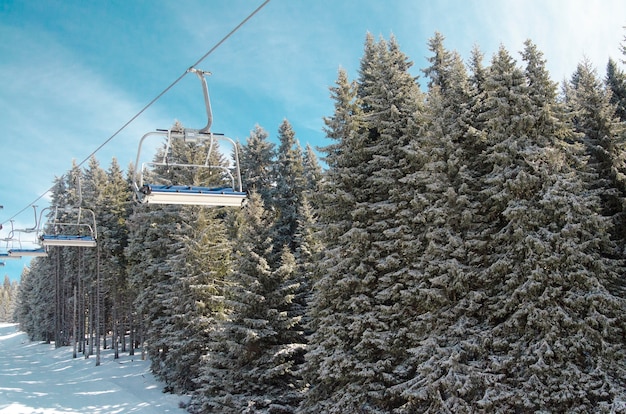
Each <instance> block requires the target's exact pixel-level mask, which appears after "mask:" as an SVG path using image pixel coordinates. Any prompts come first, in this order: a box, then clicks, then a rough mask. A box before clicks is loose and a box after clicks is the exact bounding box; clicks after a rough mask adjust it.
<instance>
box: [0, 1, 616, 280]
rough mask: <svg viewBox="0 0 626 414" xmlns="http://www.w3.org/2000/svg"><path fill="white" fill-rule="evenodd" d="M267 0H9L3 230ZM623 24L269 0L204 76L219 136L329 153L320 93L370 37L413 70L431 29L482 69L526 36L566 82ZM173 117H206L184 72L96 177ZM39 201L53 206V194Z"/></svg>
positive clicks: (569, 5) (579, 15)
mask: <svg viewBox="0 0 626 414" xmlns="http://www.w3.org/2000/svg"><path fill="white" fill-rule="evenodd" d="M262 3H263V0H255V1H253V0H211V1H203V0H175V1H174V0H131V1H127V0H110V1H106V2H105V1H84V0H41V1H23V0H2V1H1V2H0V39H2V42H0V56H1V58H0V127H1V129H2V133H1V134H0V151H1V152H0V154H2V158H1V162H0V177H1V180H2V181H0V205H3V206H4V209H3V210H0V223H4V230H2V231H0V237H2V238H5V237H7V235H8V234H7V228H8V227H10V226H9V225H8V224H7V221H8V220H9V219H11V218H14V220H15V222H16V227H18V228H24V227H29V226H32V222H33V218H32V209H31V208H30V207H28V206H29V205H30V204H31V203H32V202H33V200H35V199H36V198H38V197H39V196H41V195H42V194H44V193H45V191H46V190H47V189H48V188H50V186H51V185H52V181H53V179H54V177H55V176H60V175H62V174H64V173H65V172H66V171H67V170H68V169H69V168H70V167H71V164H72V160H76V161H77V162H81V161H83V160H84V159H85V158H86V157H87V156H88V155H89V154H91V153H92V152H93V151H94V150H96V148H98V147H99V146H100V145H101V144H102V143H104V142H105V141H106V140H107V139H108V138H109V137H110V136H111V135H113V134H114V133H115V132H116V131H117V130H118V129H119V128H120V127H122V126H123V125H124V124H125V123H126V122H127V121H129V120H130V119H131V118H132V117H133V116H134V115H135V114H137V113H138V112H139V111H140V110H141V109H142V108H143V107H144V106H145V105H146V104H148V102H150V101H151V100H152V99H153V98H155V97H156V96H157V95H158V94H159V93H161V92H162V91H163V90H164V89H165V88H166V87H167V86H169V85H170V84H171V83H172V82H174V81H175V80H176V79H177V78H178V77H179V76H180V75H181V74H183V73H184V72H185V70H186V69H187V68H188V67H189V66H190V65H191V64H193V63H194V62H196V61H197V60H198V59H200V58H201V57H202V56H203V55H204V54H205V53H206V52H208V51H209V50H210V49H211V48H212V47H213V46H214V45H215V44H216V43H217V42H218V41H219V40H220V39H222V38H223V37H224V36H225V35H226V34H227V33H228V32H229V31H230V30H232V29H233V28H234V27H235V26H236V25H237V24H239V23H240V22H241V21H242V20H243V19H244V18H245V17H247V16H248V15H249V14H250V13H251V12H252V11H253V10H254V9H256V8H257V7H258V6H260V5H261V4H262ZM624 26H626V2H624V1H623V0H474V1H465V0H443V1H437V2H432V1H426V0H386V1H381V0H315V1H313V0H309V1H305V0H271V1H270V2H269V3H268V4H267V5H266V6H265V7H264V8H263V9H262V10H261V11H260V12H259V13H258V14H257V15H256V16H254V17H253V18H252V19H251V20H250V21H249V22H248V23H247V24H246V25H244V26H243V27H242V28H241V29H240V30H239V31H238V32H236V33H235V34H234V35H233V36H232V37H231V38H230V39H228V40H227V41H226V42H225V43H224V44H222V45H221V46H220V47H219V48H218V49H217V50H215V52H214V53H212V54H211V55H210V56H209V57H208V58H207V59H206V60H204V61H203V62H202V63H201V64H200V65H199V66H198V67H199V68H200V69H204V70H210V71H211V72H212V73H213V76H211V77H210V78H209V88H210V93H211V102H212V105H213V114H214V122H213V127H212V130H213V131H215V132H223V133H226V134H227V135H229V136H231V137H232V138H234V139H239V140H241V141H245V139H246V137H247V136H248V135H249V133H250V131H251V130H252V129H253V128H254V126H255V125H256V124H258V125H260V126H262V127H263V128H265V129H266V130H267V131H268V132H269V133H270V137H271V139H274V138H275V136H276V131H277V129H278V126H279V125H280V123H281V122H282V120H283V119H285V118H286V119H288V120H289V121H290V122H291V124H292V125H293V127H294V130H295V132H296V136H297V138H298V139H299V140H300V142H301V144H302V145H303V146H304V145H305V144H307V143H310V144H311V145H314V146H320V145H321V146H323V145H326V144H327V142H326V141H325V138H324V134H323V132H322V127H323V121H322V118H323V117H324V116H328V115H330V114H331V113H332V105H333V103H332V101H331V100H330V99H329V92H328V88H329V86H332V85H333V84H334V82H335V80H336V77H337V70H338V68H339V67H343V68H345V69H346V70H347V71H348V73H349V75H350V77H351V78H355V77H356V71H357V69H358V66H359V60H360V58H361V56H362V52H363V44H364V40H365V35H366V33H367V32H371V33H372V34H374V35H375V36H376V37H378V36H383V37H385V38H389V36H390V35H391V34H393V35H394V36H396V38H397V40H398V42H399V44H400V46H401V48H402V50H403V51H404V52H405V53H406V54H407V55H408V56H409V58H410V59H411V60H412V61H413V62H414V67H413V69H412V71H413V73H414V74H415V75H419V74H420V69H421V68H424V67H425V66H426V57H427V56H428V55H429V52H428V50H427V46H426V45H427V41H428V39H429V38H430V37H432V36H433V34H434V32H435V31H439V32H441V33H442V34H443V35H444V36H445V38H446V43H445V44H446V47H447V48H448V49H454V50H457V51H458V52H459V53H461V55H462V56H463V57H464V58H468V57H469V55H470V50H471V49H472V47H473V46H474V45H475V44H476V45H478V46H479V47H480V48H481V50H482V51H483V52H484V53H485V56H486V62H485V63H488V61H489V60H490V58H491V56H492V55H493V53H495V52H496V51H497V49H498V47H499V46H500V45H504V46H505V47H506V48H507V49H508V50H509V51H510V52H511V54H512V55H513V56H514V57H516V58H517V57H519V55H518V52H519V51H520V50H521V49H522V47H523V42H524V40H525V39H528V38H530V39H532V40H533V41H534V42H535V43H536V44H537V45H538V47H539V49H540V50H542V51H543V53H544V55H545V58H546V59H547V61H548V68H549V70H550V72H551V74H552V77H553V79H554V80H555V81H562V80H563V79H565V78H569V76H570V75H571V73H572V72H573V71H574V70H575V68H576V65H577V64H578V63H579V62H580V61H581V60H582V59H583V58H586V59H588V60H589V61H590V62H591V63H592V64H593V65H595V67H596V68H597V69H598V73H599V74H600V75H601V76H604V71H605V67H606V63H607V60H608V58H609V56H611V57H613V58H614V59H615V60H619V59H622V58H624V56H622V55H621V54H620V51H619V46H620V43H622V42H623V39H624V36H625V35H626V29H624ZM622 67H624V66H622ZM424 83H425V82H422V85H423V84H424ZM175 120H179V121H181V122H182V123H183V124H184V125H185V126H187V127H192V128H193V127H195V128H200V127H203V126H204V125H205V124H206V119H205V111H204V103H203V100H202V94H201V90H200V83H199V81H198V79H197V77H196V76H195V75H193V74H189V75H187V76H186V77H184V78H183V79H182V80H181V81H180V82H178V83H177V84H176V85H175V86H174V87H173V88H172V89H171V90H170V91H169V92H168V93H166V94H165V95H164V96H163V97H162V98H161V99H159V100H158V101H157V102H156V103H155V104H154V105H152V106H151V107H150V108H149V109H148V110H147V111H146V112H144V113H143V114H142V115H141V116H140V117H139V118H137V119H136V120H135V121H134V122H132V123H131V124H130V125H129V126H128V127H127V128H125V129H124V130H123V131H121V132H120V133H119V134H118V135H117V136H116V137H115V138H114V139H113V140H112V141H111V142H109V143H108V144H107V145H105V146H104V147H103V148H102V149H101V150H99V151H98V152H97V154H96V157H97V158H98V160H99V161H100V163H101V165H102V166H103V167H104V168H108V166H109V164H110V161H111V159H112V158H113V157H116V158H117V159H118V161H119V162H120V164H121V165H122V166H123V167H126V166H127V165H128V164H129V163H130V162H132V161H134V159H135V156H136V152H137V145H138V143H139V139H140V137H141V136H142V135H143V134H144V133H146V132H148V131H152V130H154V129H157V128H168V127H169V126H171V125H172V124H173V122H174V121H175ZM37 205H38V206H39V208H40V209H41V208H43V207H46V206H47V199H46V197H43V198H42V199H41V200H39V201H38V202H37ZM22 209H25V211H24V212H23V213H19V214H17V213H18V212H19V211H21V210H22ZM3 247H4V246H3V245H2V246H0V251H1V250H2V248H3ZM25 264H26V262H25V261H10V262H7V263H6V266H5V267H3V268H0V274H9V276H10V277H11V278H12V279H14V280H18V279H19V275H20V273H21V269H22V268H23V266H24V265H25Z"/></svg>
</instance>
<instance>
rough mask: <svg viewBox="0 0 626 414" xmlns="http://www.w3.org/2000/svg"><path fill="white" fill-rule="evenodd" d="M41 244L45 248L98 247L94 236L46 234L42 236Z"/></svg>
mask: <svg viewBox="0 0 626 414" xmlns="http://www.w3.org/2000/svg"><path fill="white" fill-rule="evenodd" d="M41 244H42V245H44V246H76V247H96V239H94V238H93V236H79V235H65V234H44V235H42V236H41Z"/></svg>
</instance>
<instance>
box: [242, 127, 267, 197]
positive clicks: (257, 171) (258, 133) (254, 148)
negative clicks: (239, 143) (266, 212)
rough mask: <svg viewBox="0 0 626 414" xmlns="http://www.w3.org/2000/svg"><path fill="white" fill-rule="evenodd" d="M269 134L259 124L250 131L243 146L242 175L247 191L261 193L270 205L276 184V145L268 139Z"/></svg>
mask: <svg viewBox="0 0 626 414" xmlns="http://www.w3.org/2000/svg"><path fill="white" fill-rule="evenodd" d="M268 137H269V134H268V132H267V131H266V130H265V129H263V128H262V127H261V126H259V125H255V127H254V129H253V130H252V131H250V136H249V137H248V138H247V140H246V145H244V146H243V147H242V148H241V160H240V161H241V175H242V181H243V183H244V185H245V187H246V190H247V191H255V192H257V193H259V194H260V195H261V197H262V198H263V202H264V203H265V204H266V205H268V203H269V202H270V200H271V198H270V197H271V196H270V193H271V192H272V188H273V187H274V185H275V182H273V181H274V179H273V175H272V166H273V163H274V156H275V148H274V147H275V145H274V143H272V142H270V141H269V140H268Z"/></svg>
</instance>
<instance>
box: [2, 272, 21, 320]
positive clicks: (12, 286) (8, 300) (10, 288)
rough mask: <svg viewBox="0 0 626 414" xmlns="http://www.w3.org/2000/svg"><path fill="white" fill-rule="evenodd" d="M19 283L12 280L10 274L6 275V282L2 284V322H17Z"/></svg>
mask: <svg viewBox="0 0 626 414" xmlns="http://www.w3.org/2000/svg"><path fill="white" fill-rule="evenodd" d="M18 288H19V285H18V283H17V282H11V280H10V279H9V276H8V275H4V283H3V284H2V286H0V322H15V315H14V312H15V304H16V302H17V292H18Z"/></svg>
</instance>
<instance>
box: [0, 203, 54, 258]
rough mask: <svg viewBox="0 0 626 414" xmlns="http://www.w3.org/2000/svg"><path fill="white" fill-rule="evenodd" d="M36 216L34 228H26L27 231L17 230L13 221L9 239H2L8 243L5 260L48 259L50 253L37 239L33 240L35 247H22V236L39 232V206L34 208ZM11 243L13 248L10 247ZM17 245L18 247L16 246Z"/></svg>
mask: <svg viewBox="0 0 626 414" xmlns="http://www.w3.org/2000/svg"><path fill="white" fill-rule="evenodd" d="M32 207H33V211H34V215H35V225H34V226H33V227H29V228H25V229H15V228H14V223H13V220H11V232H10V233H9V237H7V238H5V239H2V240H3V241H5V242H6V243H7V253H6V255H7V257H6V258H4V257H3V259H7V258H10V259H21V258H22V257H24V256H26V257H46V256H47V255H48V252H47V251H46V249H45V248H44V247H42V246H41V245H40V244H39V243H37V238H36V237H35V240H33V241H32V242H29V243H32V244H33V245H34V246H33V247H31V248H25V247H23V246H22V234H24V233H25V234H29V233H35V234H36V233H37V232H38V228H39V226H38V221H37V206H32ZM9 243H11V247H10V248H9V247H8V245H9ZM16 244H17V247H15V245H16Z"/></svg>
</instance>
